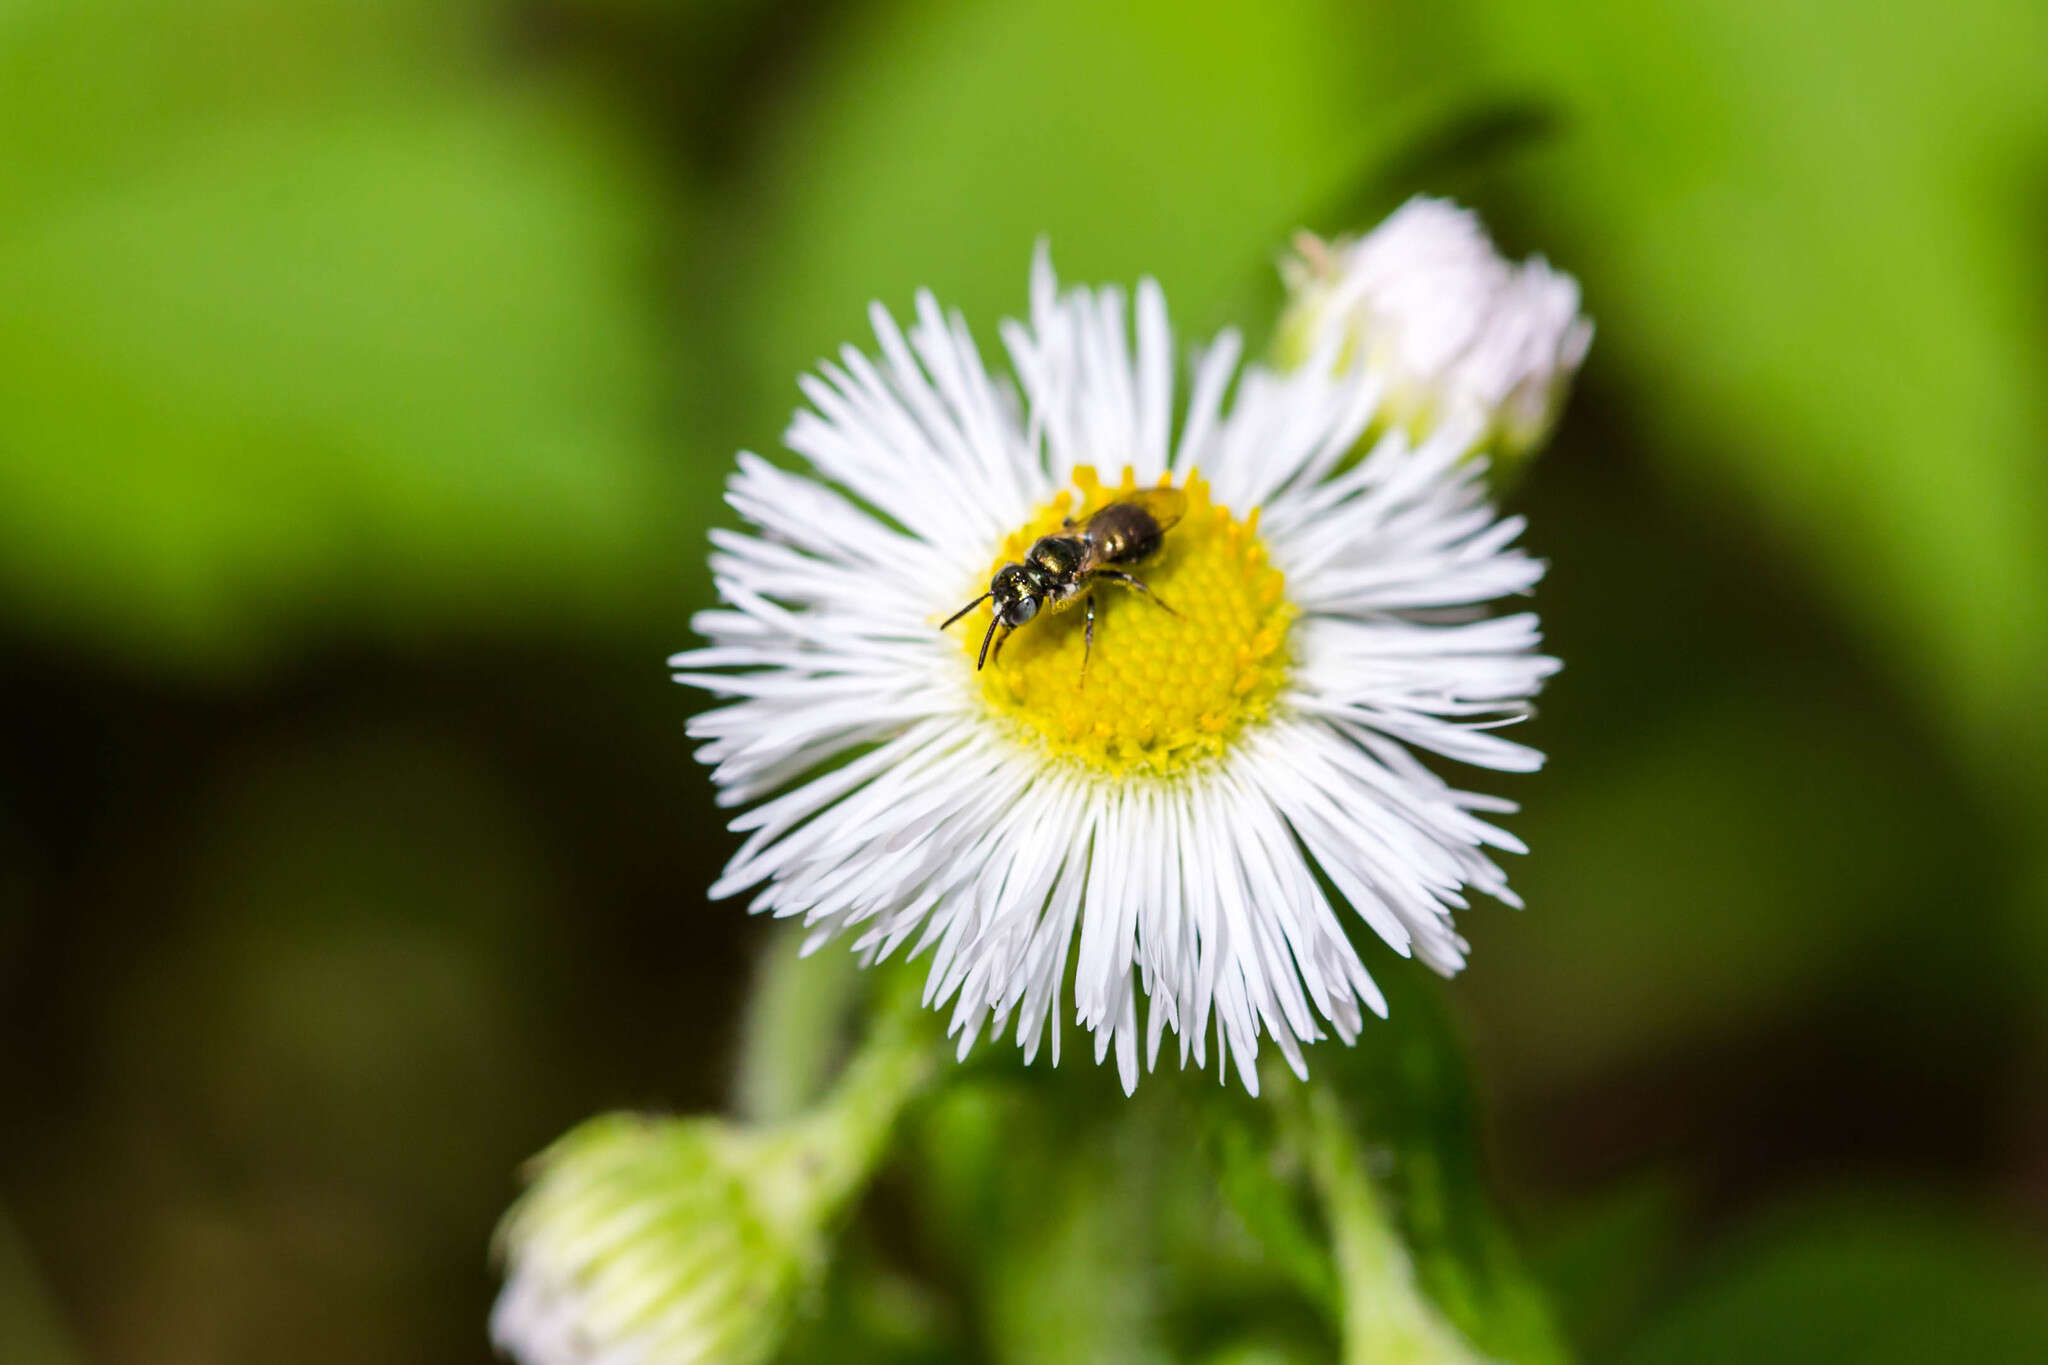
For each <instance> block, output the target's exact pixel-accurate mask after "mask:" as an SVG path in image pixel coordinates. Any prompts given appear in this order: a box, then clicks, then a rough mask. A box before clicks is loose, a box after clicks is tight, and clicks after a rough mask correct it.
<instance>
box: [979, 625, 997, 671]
mask: <svg viewBox="0 0 2048 1365" xmlns="http://www.w3.org/2000/svg"><path fill="white" fill-rule="evenodd" d="M1001 624H1002V622H1000V621H997V620H995V619H993V618H991V619H990V621H989V623H988V634H986V635H984V636H982V637H981V657H980V658H978V659H976V660H975V661H974V671H975V672H977V673H979V672H981V666H982V665H983V664H985V663H987V662H988V642H989V641H990V640H993V639H995V638H996V627H997V626H999V625H1001Z"/></svg>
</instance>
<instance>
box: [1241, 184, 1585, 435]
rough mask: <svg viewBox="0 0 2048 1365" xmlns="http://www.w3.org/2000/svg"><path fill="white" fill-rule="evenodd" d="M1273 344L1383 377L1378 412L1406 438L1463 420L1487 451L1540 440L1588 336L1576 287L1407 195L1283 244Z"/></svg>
mask: <svg viewBox="0 0 2048 1365" xmlns="http://www.w3.org/2000/svg"><path fill="white" fill-rule="evenodd" d="M1295 250H1296V252H1297V254H1296V255H1295V256H1293V257H1290V258H1288V259H1287V260H1285V261H1284V262H1282V265H1281V273H1282V275H1283V277H1284V278H1285V280H1286V283H1287V288H1288V296H1289V297H1288V304H1287V310H1286V313H1285V314H1284V315H1283V317H1282V318H1281V321H1280V329H1279V334H1278V343H1277V350H1278V356H1279V359H1280V361H1281V363H1282V364H1283V365H1285V366H1287V367H1289V368H1292V367H1294V366H1297V365H1300V364H1302V363H1303V362H1305V361H1306V360H1308V358H1309V357H1311V356H1316V355H1328V356H1330V357H1332V360H1333V363H1336V364H1340V365H1350V364H1360V365H1362V367H1363V370H1364V372H1365V373H1366V374H1367V375H1368V376H1370V377H1372V378H1375V379H1377V380H1378V381H1380V382H1381V383H1383V384H1384V385H1385V386H1386V396H1385V409H1384V411H1385V413H1386V417H1387V419H1388V420H1389V421H1390V422H1391V423H1393V424H1396V425H1400V426H1403V427H1406V428H1408V429H1409V430H1410V431H1411V432H1412V433H1413V434H1414V435H1415V436H1416V437H1417V438H1420V437H1422V436H1424V435H1426V434H1427V433H1428V432H1429V431H1431V430H1434V429H1435V428H1436V427H1437V426H1438V425H1439V424H1440V423H1442V422H1443V421H1445V420H1446V419H1449V418H1452V417H1462V416H1466V415H1470V416H1473V417H1476V418H1477V419H1478V422H1479V424H1480V426H1481V429H1482V430H1483V431H1484V435H1483V436H1482V437H1481V439H1480V444H1481V445H1482V446H1484V447H1485V448H1486V449H1487V450H1489V451H1490V452H1491V453H1492V454H1493V455H1494V456H1495V458H1496V459H1497V460H1501V461H1506V462H1515V461H1519V460H1520V459H1522V458H1524V457H1526V456H1528V455H1530V454H1533V453H1534V451H1535V449H1536V448H1537V447H1538V446H1540V445H1541V444H1542V443H1543V441H1544V439H1545V438H1546V437H1548V436H1549V434H1550V428H1551V425H1552V424H1553V423H1554V422H1555V421H1556V418H1557V413H1558V410H1559V408H1560V407H1561V406H1562V405H1563V402H1564V397H1565V394H1566V392H1567V391H1568V390H1569V389H1570V387H1571V381H1572V377H1573V375H1575V374H1576V373H1577V372H1578V368H1579V364H1580V362H1581V361H1583V360H1584V359H1585V356H1586V348H1587V346H1588V345H1589V344H1591V342H1592V339H1593V324H1592V323H1591V322H1590V321H1588V320H1587V319H1586V318H1585V317H1584V316H1583V315H1581V314H1580V312H1579V286H1578V282H1577V281H1575V280H1574V279H1572V277H1571V276H1569V275H1567V274H1565V273H1563V272H1562V271H1559V270H1554V269H1552V268H1551V266H1550V265H1549V264H1548V263H1547V262H1546V261H1544V259H1543V258H1542V257H1541V256H1536V257H1531V258H1530V259H1529V260H1527V261H1524V262H1522V263H1521V264H1519V265H1517V264H1516V263H1514V262H1512V261H1509V260H1507V259H1506V258H1505V257H1503V256H1502V255H1501V254H1500V252H1499V251H1497V250H1496V249H1495V248H1494V245H1493V241H1492V239H1491V238H1489V237H1488V236H1487V235H1486V229H1485V228H1484V227H1482V226H1481V225H1480V222H1479V219H1478V217H1477V216H1476V215H1475V214H1473V213H1472V212H1470V211H1469V210H1466V209H1461V208H1459V207H1458V206H1457V205H1455V204H1452V203H1450V202H1448V201H1447V200H1442V199H1429V198H1415V199H1411V200H1409V201H1408V202H1407V203H1406V204H1404V205H1402V206H1401V207H1400V208H1399V209H1397V210H1396V211H1395V212H1394V213H1393V214H1392V215H1391V216H1390V217H1389V218H1388V219H1387V220H1386V221H1385V222H1384V223H1381V224H1380V225H1379V226H1378V227H1377V228H1375V229H1373V230H1372V231H1371V232H1369V233H1367V234H1365V235H1364V236H1363V237H1358V238H1343V237H1340V238H1337V239H1334V240H1332V241H1327V242H1326V241H1323V240H1322V239H1320V238H1318V237H1315V236H1313V235H1311V234H1308V233H1303V234H1301V235H1300V237H1298V238H1297V239H1296V243H1295Z"/></svg>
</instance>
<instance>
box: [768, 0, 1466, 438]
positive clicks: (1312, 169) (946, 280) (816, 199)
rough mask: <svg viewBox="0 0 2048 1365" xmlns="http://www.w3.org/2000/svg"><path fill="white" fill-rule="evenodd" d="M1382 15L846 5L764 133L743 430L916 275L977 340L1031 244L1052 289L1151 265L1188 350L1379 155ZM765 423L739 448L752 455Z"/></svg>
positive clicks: (779, 406)
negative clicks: (1058, 282)
mask: <svg viewBox="0 0 2048 1365" xmlns="http://www.w3.org/2000/svg"><path fill="white" fill-rule="evenodd" d="M1388 22H1389V20H1387V19H1386V18H1384V17H1381V18H1379V19H1378V20H1377V22H1375V21H1373V20H1372V19H1370V18H1368V16H1366V15H1364V14H1362V13H1361V12H1360V11H1359V10H1358V9H1357V8H1356V7H1354V6H1350V5H1345V4H1341V3H1337V2H1336V0H1281V3H1277V4H1269V5H1263V6H1258V7H1254V8H1249V9H1248V8H1246V7H1244V6H1241V5H1232V4H1224V3H1216V2H1214V0H1209V2H1205V3H1194V4H1177V3H1167V2H1166V0H1148V2H1147V3H1144V4H1139V5H1136V6H1122V5H1119V6H1102V5H1094V4H1089V3H1086V0H1053V2H1052V3H1048V4H1034V5H988V4H977V5H960V4H953V3H946V2H944V0H900V2H899V3H896V4H892V5H889V6H886V7H883V8H880V9H876V10H872V11H867V10H864V11H862V12H860V14H859V15H858V16H856V17H854V18H853V19H852V20H851V22H850V23H849V24H848V26H847V28H846V29H845V30H843V31H841V32H839V33H837V34H835V35H834V36H833V37H832V38H831V39H830V40H829V41H826V42H823V43H821V44H820V51H821V57H820V63H821V65H820V69H819V70H818V72H817V74H816V76H815V78H814V80H813V81H812V83H811V84H810V85H809V87H808V88H807V89H806V90H805V92H804V94H803V96H802V97H801V98H800V99H799V100H797V101H795V102H794V103H793V104H792V105H791V106H790V107H789V108H788V109H786V110H784V111H782V113H781V116H780V118H779V120H778V122H777V124H776V126H775V127H774V128H773V130H772V132H771V136H770V138H769V140H768V143H767V148H766V151H765V153H764V159H763V162H762V165H761V168H760V173H759V184H760V186H761V193H760V196H759V202H758V203H757V204H755V205H753V206H751V208H750V210H749V212H748V213H747V214H745V215H744V216H745V225H744V231H745V232H746V233H747V235H748V238H749V249H748V252H747V258H748V260H749V261H750V262H751V263H752V269H751V270H750V271H749V272H748V273H747V274H746V275H745V276H744V277H743V279H742V280H741V282H740V284H739V286H738V291H737V292H738V297H739V303H738V306H737V308H736V310H735V311H736V318H735V321H736V325H737V327H738V328H739V329H740V331H741V333H742V337H743V340H744V343H745V345H746V346H747V348H748V354H749V356H750V363H751V367H752V370H753V373H754V375H755V377H756V385H757V388H758V390H759V399H760V402H761V404H762V406H763V409H764V415H763V417H762V418H761V419H760V420H762V421H763V422H767V421H770V420H776V421H779V418H780V415H781V413H782V412H783V411H786V409H787V406H788V398H789V396H790V395H791V394H792V391H793V385H792V381H793V379H794V377H795V375H796V374H797V372H798V371H799V370H801V369H803V368H805V367H808V366H809V365H810V364H812V363H813V361H814V360H815V358H816V357H818V356H820V355H824V354H829V353H830V352H832V351H833V350H835V349H836V348H837V347H838V346H839V345H840V344H841V343H843V342H854V343H856V344H859V343H861V342H862V340H863V338H865V337H866V336H867V335H868V328H867V324H866V321H865V316H864V309H865V307H866V305H867V303H868V301H869V300H870V299H877V298H879V299H881V300H883V301H884V302H886V303H887V304H888V305H889V306H890V307H891V308H894V309H898V310H900V309H903V308H906V307H907V306H908V304H909V301H910V297H911V294H912V291H913V290H914V289H916V288H917V287H919V286H929V287H930V288H932V289H933V291H934V292H935V293H936V294H937V295H938V296H939V298H940V299H941V301H942V302H944V303H946V304H947V305H949V306H958V307H960V308H962V309H963V311H964V312H965V314H966V316H967V318H968V319H969V320H970V322H971V323H972V325H973V326H974V328H975V330H976V334H977V335H978V336H979V337H981V338H982V339H983V341H984V344H987V342H988V341H989V340H990V339H992V338H993V336H994V330H995V326H994V325H995V321H996V319H998V318H999V317H1002V316H1005V315H1014V314H1016V313H1018V312H1020V311H1021V310H1022V309H1023V307H1024V303H1025V275H1026V269H1027V265H1028V261H1029V257H1030V252H1031V249H1032V244H1033V242H1034V241H1035V240H1036V239H1037V238H1039V237H1040V236H1041V235H1044V236H1046V237H1047V238H1048V239H1049V240H1050V242H1051V245H1052V251H1053V259H1054V262H1055V264H1056V265H1057V266H1058V267H1059V268H1060V270H1061V271H1062V273H1063V275H1064V276H1065V277H1067V278H1070V279H1075V280H1083V281H1093V280H1109V281H1123V282H1129V281H1131V280H1134V279H1136V278H1137V277H1138V276H1140V275H1142V274H1147V273H1149V274H1153V275H1156V276H1157V277H1158V278H1159V279H1160V280H1161V281H1162V282H1163V283H1164V284H1165V286H1166V288H1167V291H1168V297H1169V299H1170V300H1171V303H1172V308H1173V313H1174V317H1175V319H1176V321H1177V322H1178V323H1179V324H1180V325H1181V326H1182V327H1183V328H1188V329H1191V335H1199V334H1200V333H1201V332H1203V331H1206V330H1209V329H1213V328H1214V327H1216V326H1218V325H1219V324H1221V323H1223V322H1226V321H1230V322H1240V323H1244V322H1249V323H1251V324H1253V325H1255V326H1257V325H1262V324H1263V319H1262V318H1258V317H1247V316H1232V310H1231V309H1230V308H1229V306H1228V305H1229V304H1230V303H1232V302H1234V301H1236V300H1237V299H1238V298H1239V297H1240V296H1241V295H1242V293H1243V292H1244V289H1245V287H1246V284H1247V282H1248V281H1252V282H1256V283H1258V284H1261V285H1263V284H1264V282H1265V281H1266V280H1267V279H1268V278H1270V277H1271V275H1272V263H1273V261H1274V259H1275V256H1276V253H1277V252H1278V251H1279V250H1280V248H1281V247H1282V246H1283V245H1284V242H1285V238H1286V234H1287V233H1288V232H1289V231H1290V230H1291V229H1292V228H1294V227H1295V226H1297V225H1298V224H1299V221H1300V216H1301V215H1302V214H1304V213H1305V212H1307V211H1308V210H1309V209H1310V207H1311V206H1313V205H1316V204H1319V203H1322V202H1325V201H1326V200H1327V199H1328V198H1329V197H1330V196H1331V195H1332V194H1333V193H1335V192H1336V190H1337V189H1338V188H1339V187H1341V186H1342V185H1344V184H1346V183H1349V182H1350V181H1351V180H1352V179H1354V178H1355V176H1356V174H1357V171H1358V167H1359V166H1360V165H1361V164H1364V163H1369V162H1373V161H1375V160H1376V158H1377V157H1378V156H1379V155H1380V154H1381V153H1382V152H1383V150H1384V149H1385V147H1386V146H1388V145H1389V144H1390V141H1391V138H1392V130H1393V128H1394V127H1395V126H1396V124H1397V122H1398V120H1399V118H1400V116H1401V110H1402V108H1403V105H1402V99H1403V92H1405V91H1409V90H1413V89H1416V88H1418V87H1420V86H1422V85H1424V84H1426V81H1427V73H1425V72H1422V71H1420V70H1416V69H1414V68H1411V67H1408V66H1405V65H1403V64H1401V63H1400V62H1399V61H1398V60H1396V55H1395V52H1394V51H1393V49H1392V47H1391V46H1390V45H1389V44H1388V43H1387V42H1386V38H1387V37H1388V35H1387V34H1386V33H1385V32H1382V31H1381V30H1382V29H1384V28H1385V27H1386V25H1387V23H1388ZM767 434H768V433H763V435H762V436H761V437H760V438H757V439H758V440H765V439H766V436H767Z"/></svg>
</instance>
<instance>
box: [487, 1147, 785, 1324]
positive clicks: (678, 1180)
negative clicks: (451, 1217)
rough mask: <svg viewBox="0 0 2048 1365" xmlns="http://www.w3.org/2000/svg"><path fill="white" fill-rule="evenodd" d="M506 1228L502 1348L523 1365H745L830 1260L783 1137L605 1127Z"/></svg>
mask: <svg viewBox="0 0 2048 1365" xmlns="http://www.w3.org/2000/svg"><path fill="white" fill-rule="evenodd" d="M537 1165H538V1167H539V1173H538V1175H537V1177H536V1178H535V1180H534V1183H533V1186H532V1188H530V1189H529V1190H528V1191H527V1193H526V1195H525V1197H524V1198H523V1199H521V1200H520V1202H519V1203H518V1204H516V1205H515V1206H514V1207H513V1209H512V1211H511V1212H510V1213H509V1214H508V1215H507V1216H506V1219H505V1223H504V1226H503V1228H501V1229H500V1232H499V1246H500V1250H501V1253H502V1254H503V1256H504V1258H505V1261H506V1278H505V1287H504V1290H503V1291H502V1292H501V1293H500V1294H499V1296H498V1302H497V1306H496V1307H495V1308H494V1309H493V1310H492V1312H491V1339H492V1341H493V1342H495V1343H496V1344H497V1346H498V1349H499V1350H501V1351H503V1352H505V1353H506V1354H507V1355H509V1356H511V1357H513V1358H514V1359H515V1360H518V1361H520V1362H522V1365H598V1363H599V1362H603V1363H604V1365H655V1362H660V1365H688V1362H696V1361H703V1362H714V1361H715V1362H719V1365H748V1363H749V1362H756V1361H761V1360H765V1359H767V1358H768V1357H769V1356H770V1354H771V1353H772V1352H773V1351H774V1349H775V1347H776V1346H777V1345H778V1344H779V1343H780V1342H781V1340H782V1336H783V1332H784V1330H785V1328H786V1326H787V1324H788V1321H789V1317H790V1314H791V1312H792V1310H793V1309H794V1307H795V1304H796V1300H797V1297H798V1294H799V1291H800V1290H801V1289H802V1288H803V1287H804V1285H805V1284H807V1283H809V1282H810V1281H811V1280H812V1279H813V1277H814V1275H815V1274H816V1272H817V1271H818V1269H819V1268H820V1267H821V1266H822V1265H823V1263H824V1258H825V1246H824V1238H823V1234H822V1232H821V1230H820V1229H819V1227H818V1226H817V1221H816V1220H815V1219H814V1218H811V1217H809V1216H807V1206H808V1205H809V1204H811V1203H813V1202H815V1201H813V1200H811V1199H809V1198H808V1197H807V1196H806V1192H805V1191H803V1190H802V1189H801V1188H800V1186H801V1181H802V1165H801V1159H800V1157H799V1156H798V1155H797V1153H795V1152H794V1151H793V1150H792V1149H791V1144H790V1140H789V1139H788V1138H787V1137H782V1136H769V1135H766V1134H763V1135H756V1134H752V1133H749V1132H747V1131H745V1130H743V1129H739V1128H736V1127H733V1126H731V1125H728V1124H725V1123H722V1122H719V1121H717V1120H709V1119H691V1120H675V1119H653V1118H643V1117H640V1116H637V1115H631V1114H608V1115H604V1116H602V1117H599V1118H596V1119H592V1120H591V1121H590V1122H588V1123H585V1124H583V1125H582V1126H581V1127H579V1128H577V1129H575V1130H574V1131H572V1132H570V1133H569V1134H568V1135H567V1136H565V1137H563V1138H562V1139H561V1140H560V1141H558V1142H557V1143H556V1144H555V1145H554V1146H553V1147H551V1148H550V1149H549V1150H548V1151H547V1152H546V1153H545V1154H543V1155H542V1156H541V1157H540V1158H539V1160H538V1162H537Z"/></svg>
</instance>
